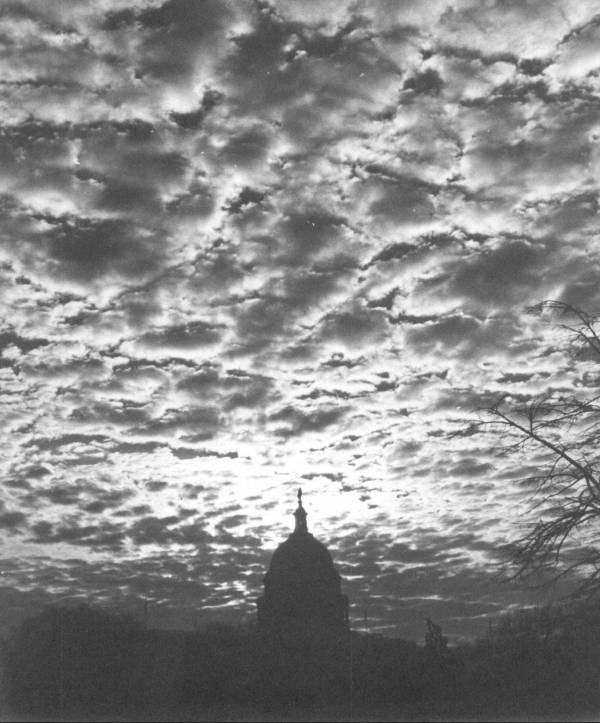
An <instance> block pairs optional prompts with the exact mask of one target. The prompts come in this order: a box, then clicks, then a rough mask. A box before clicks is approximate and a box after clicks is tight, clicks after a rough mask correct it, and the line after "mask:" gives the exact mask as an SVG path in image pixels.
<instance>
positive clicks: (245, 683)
mask: <svg viewBox="0 0 600 723" xmlns="http://www.w3.org/2000/svg"><path fill="white" fill-rule="evenodd" d="M3 669H4V673H3V683H4V697H5V701H4V704H5V706H6V708H7V709H8V710H9V711H10V712H11V713H12V714H13V715H14V716H15V717H17V718H19V719H38V720H39V719H40V718H42V719H44V720H47V719H55V720H76V719H78V718H79V717H81V718H83V719H88V720H89V719H95V720H98V719H109V720H113V719H118V720H159V719H170V720H217V719H221V720H224V719H226V720H261V719H267V720H304V719H307V720H310V719H315V718H316V719H326V720H345V719H346V720H347V719H348V718H349V717H350V716H352V717H353V718H354V719H355V720H377V719H390V718H392V719H395V720H397V719H409V720H413V719H426V720H430V719H433V718H435V719H444V718H448V719H457V718H458V719H461V718H473V719H477V718H478V717H479V718H490V717H491V718H496V717H508V718H517V719H518V718H519V717H532V716H536V715H538V716H539V715H541V716H546V717H553V716H559V715H568V716H570V717H571V718H572V717H573V716H577V715H579V716H581V717H582V718H583V719H585V716H586V714H589V713H590V712H593V711H594V710H598V707H599V706H600V689H599V686H598V680H599V679H600V610H598V609H596V608H595V607H592V606H591V605H587V607H586V606H583V605H581V604H580V605H578V606H577V607H571V608H568V609H567V608H560V607H557V608H545V609H536V610H530V611H520V612H518V613H515V614H513V615H511V616H505V617H504V618H502V619H501V620H500V621H499V622H498V623H497V624H496V625H495V626H493V627H491V628H490V632H489V635H488V636H487V638H486V639H483V640H478V641H476V642H475V643H472V644H464V645H462V646H459V647H449V646H448V645H446V641H445V638H444V637H443V635H442V634H441V629H439V627H438V626H436V625H435V624H434V623H432V622H431V621H428V627H427V629H426V637H425V645H423V646H418V645H417V644H416V643H414V642H407V641H403V640H398V639H390V638H384V637H381V636H377V635H362V634H358V633H351V634H350V635H348V636H346V637H345V638H343V637H342V638H340V637H331V638H329V639H325V638H320V639H312V640H300V639H289V638H288V639H284V638H280V639H277V640H274V639H270V640H266V639H264V638H263V637H261V636H260V635H259V633H258V632H257V631H256V629H254V628H252V627H244V628H234V627H230V626H212V627H209V628H205V629H203V630H200V631H194V632H182V631H158V630H147V629H144V628H143V627H142V626H141V625H138V624H136V623H135V622H133V621H131V620H128V619H126V618H123V617H120V616H116V615H109V614H106V613H104V612H102V611H99V610H95V609H92V608H89V607H87V606H81V607H78V608H70V609H69V608H50V609H47V610H46V611H44V612H43V613H42V614H40V615H39V616H37V617H35V618H32V619H29V620H28V621H26V622H25V623H24V624H23V625H22V626H21V627H20V628H19V629H18V630H17V631H16V632H15V633H14V634H13V635H12V637H11V638H10V639H9V640H8V641H5V644H4V650H3ZM3 707H4V706H3Z"/></svg>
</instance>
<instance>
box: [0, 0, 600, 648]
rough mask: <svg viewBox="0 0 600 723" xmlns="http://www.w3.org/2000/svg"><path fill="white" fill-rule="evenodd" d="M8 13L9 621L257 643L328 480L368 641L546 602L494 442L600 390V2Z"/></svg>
mask: <svg viewBox="0 0 600 723" xmlns="http://www.w3.org/2000/svg"><path fill="white" fill-rule="evenodd" d="M0 7H1V10H2V13H0V42H1V53H2V56H1V57H2V65H3V73H2V78H1V79H0V84H1V94H0V123H1V128H0V213H1V223H0V425H1V427H2V429H3V436H2V440H3V442H2V447H1V449H0V476H1V478H2V488H1V489H2V494H1V496H0V556H1V558H2V561H1V564H0V573H1V579H0V607H2V608H3V609H4V613H5V614H4V616H3V618H4V620H5V623H6V624H8V623H11V624H12V623H14V622H16V621H18V620H19V619H22V617H23V616H24V615H26V614H30V613H33V612H36V611H37V610H39V608H40V606H41V605H43V604H45V603H47V602H64V601H76V600H81V601H87V602H94V603H98V604H103V605H117V606H120V607H121V608H122V609H127V610H130V611H132V612H133V613H136V612H137V613H139V612H140V611H141V610H142V609H143V608H144V602H143V601H146V604H145V609H146V611H147V615H148V616H149V622H150V624H152V625H163V626H172V627H189V626H190V625H195V624H201V623H204V622H207V621H210V620H215V619H223V620H225V619H227V620H251V619H252V616H254V615H255V610H256V606H255V601H256V598H257V597H258V596H259V595H260V594H261V590H262V578H263V575H264V574H265V572H266V569H267V566H268V563H269V559H270V556H271V554H272V552H273V550H274V549H275V547H276V546H277V545H278V544H279V543H280V542H282V541H283V540H284V539H285V538H286V537H287V535H288V534H289V533H290V531H291V529H292V527H293V516H292V513H293V510H294V508H295V504H296V497H295V493H296V490H297V488H298V487H300V486H301V487H302V489H303V492H304V505H305V508H306V510H307V512H308V525H309V529H310V531H311V532H312V533H313V534H314V535H315V536H316V537H317V539H319V540H321V541H322V542H324V543H325V544H326V545H327V547H328V549H329V550H330V552H331V554H332V556H333V559H334V561H335V564H336V567H337V569H338V571H339V572H340V574H341V576H342V578H343V590H344V592H345V593H346V594H347V595H348V596H349V598H350V604H351V608H350V611H351V618H352V622H353V625H354V627H355V628H356V629H363V628H365V626H368V629H369V630H371V631H378V632H382V633H384V634H386V635H399V636H401V637H405V638H413V639H418V638H422V636H423V633H424V625H423V617H424V616H430V617H432V618H433V619H434V620H436V621H437V622H439V623H440V624H442V626H443V629H444V632H445V633H448V634H449V635H451V636H455V637H460V636H466V637H469V636H474V635H479V634H482V633H484V632H485V630H486V629H487V625H488V620H489V619H490V618H492V617H494V616H497V615H499V614H500V613H502V612H503V611H506V610H510V609H514V607H516V606H519V605H524V604H531V603H532V602H537V601H540V600H544V599H547V597H548V596H549V595H551V594H552V593H551V592H550V591H542V592H540V591H532V590H529V589H525V588H524V587H522V586H520V585H517V584H516V583H501V582H500V581H499V580H498V562H499V561H500V560H501V559H502V557H503V553H502V550H503V549H504V546H505V545H506V543H508V542H510V541H511V540H514V539H515V538H516V537H518V536H520V535H521V534H522V533H523V531H524V530H525V529H527V525H528V524H530V523H531V522H532V521H535V516H532V515H533V513H532V512H531V511H530V505H531V499H530V497H529V492H527V491H525V490H524V489H523V487H522V485H520V484H519V480H520V479H521V478H522V477H523V476H524V475H525V474H526V473H527V471H528V470H531V469H535V464H536V459H534V458H530V459H523V458H519V457H517V456H515V455H512V456H511V455H508V456H507V455H503V454H502V453H501V452H502V448H501V444H500V441H499V440H498V438H497V436H495V435H494V434H493V433H492V432H491V431H489V430H488V431H485V432H483V433H477V431H476V428H475V426H474V423H475V422H476V421H477V420H478V419H479V418H480V417H479V416H478V415H479V412H478V410H480V409H482V408H485V407H486V406H489V405H490V404H493V403H494V402H495V401H496V400H498V399H500V398H501V397H503V396H504V395H509V397H508V398H509V401H510V400H518V401H520V402H526V401H528V400H531V399H534V398H535V397H536V395H539V394H541V393H544V392H546V391H548V390H551V389H567V390H568V389H572V388H581V389H588V388H591V389H592V391H593V387H597V385H598V384H600V381H599V380H598V377H597V375H596V374H594V373H593V371H591V370H590V369H589V367H587V366H586V363H585V362H584V361H577V360H574V359H573V358H572V357H570V356H569V355H568V354H566V353H565V352H564V348H563V344H562V339H561V337H560V335H557V331H556V327H554V326H553V325H552V323H547V321H548V320H545V319H540V318H538V317H535V316H533V315H531V314H529V313H527V307H528V306H530V305H531V304H535V303H537V302H540V301H542V300H544V299H559V300H563V301H566V302H568V303H572V304H577V305H580V306H582V307H583V308H585V309H587V310H590V311H593V310H597V309H598V308H600V285H599V284H598V279H599V278H600V276H599V272H600V246H599V245H598V244H597V243H596V242H595V239H596V235H597V232H598V226H599V223H598V181H599V179H600V120H599V118H600V115H599V112H598V111H599V107H600V100H599V90H600V15H598V14H597V3H594V2H591V1H588V0H560V1H557V2H548V0H518V1H516V0H502V2H500V1H499V0H498V1H495V0H485V1H481V0H478V1H477V2H476V1H475V0H454V1H451V0H426V1H424V0H412V1H411V0H397V1H394V2H387V1H385V0H380V1H378V2H362V1H360V0H357V1H356V2H340V1H339V0H336V2H328V1H326V0H319V1H318V2H316V1H315V0H313V1H309V2H307V1H306V0H303V1H302V2H291V1H289V0H278V1H277V2H272V3H268V2H251V1H250V0H246V1H242V2H226V1H219V2H215V1H212V0H205V1H201V0H167V1H166V2H162V0H136V1H131V0H130V1H125V0H93V2H91V1H90V2H88V1H87V0H80V1H73V0H69V2H63V1H61V0H53V1H52V2H48V1H47V0H27V1H26V2H25V1H18V0H14V1H13V0H3V1H2V2H1V3H0ZM538 462H539V460H538Z"/></svg>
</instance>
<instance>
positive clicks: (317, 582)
mask: <svg viewBox="0 0 600 723" xmlns="http://www.w3.org/2000/svg"><path fill="white" fill-rule="evenodd" d="M306 516H307V515H306V510H305V509H304V507H303V506H302V490H300V489H299V490H298V507H297V509H296V511H295V512H294V517H295V528H294V531H293V532H292V534H291V535H290V536H289V537H288V538H287V540H285V541H284V542H282V543H281V544H280V545H279V547H278V548H277V549H276V550H275V552H274V553H273V557H272V559H271V564H270V566H269V570H268V572H267V574H266V575H265V578H264V595H263V596H262V597H260V598H259V599H258V601H257V605H258V626H259V630H260V631H261V632H262V633H263V634H265V635H267V636H269V637H272V638H285V637H301V638H311V637H315V636H318V637H323V636H331V635H343V634H344V633H347V632H348V631H349V622H348V598H347V597H346V596H345V595H342V592H341V578H340V576H339V574H338V573H337V571H336V569H335V567H334V565H333V560H332V559H331V555H330V554H329V551H328V550H327V548H326V547H325V545H323V544H322V543H321V542H319V541H318V540H317V539H315V538H314V537H313V535H311V534H310V532H309V531H308V527H307V524H306Z"/></svg>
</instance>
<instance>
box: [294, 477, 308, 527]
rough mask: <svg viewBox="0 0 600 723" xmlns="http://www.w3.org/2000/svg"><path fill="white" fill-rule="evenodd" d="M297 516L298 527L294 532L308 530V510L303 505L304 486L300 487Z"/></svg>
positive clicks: (295, 515)
mask: <svg viewBox="0 0 600 723" xmlns="http://www.w3.org/2000/svg"><path fill="white" fill-rule="evenodd" d="M294 517H295V518H296V527H295V529H294V532H308V527H307V526H306V510H305V509H304V507H302V488H301V487H298V508H297V509H296V511H295V512H294Z"/></svg>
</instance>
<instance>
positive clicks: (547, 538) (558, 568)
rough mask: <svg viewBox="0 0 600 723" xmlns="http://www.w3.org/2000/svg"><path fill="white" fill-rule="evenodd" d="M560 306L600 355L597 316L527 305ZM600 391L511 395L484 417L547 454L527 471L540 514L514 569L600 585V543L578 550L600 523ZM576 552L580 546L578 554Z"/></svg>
mask: <svg viewBox="0 0 600 723" xmlns="http://www.w3.org/2000/svg"><path fill="white" fill-rule="evenodd" d="M547 310H548V311H551V312H555V313H558V314H559V315H560V316H563V317H569V318H570V319H572V320H573V321H569V322H568V323H560V324H559V326H560V327H561V328H562V329H564V330H566V331H567V332H569V334H570V335H571V339H572V341H573V342H574V343H575V344H576V345H577V351H576V354H577V355H581V354H582V353H583V352H588V353H590V354H591V358H592V359H594V360H595V361H597V362H600V336H599V332H598V331H597V327H598V317H597V316H595V315H592V314H589V313H587V312H585V311H583V310H581V309H579V308H577V307H574V306H572V305H570V304H567V303H564V302H561V301H552V300H550V301H544V302H542V303H540V304H536V305H535V306H533V307H531V308H530V309H528V311H529V312H531V313H534V314H537V315H541V314H542V313H543V312H544V311H547ZM599 402H600V395H598V394H596V395H593V396H590V397H589V398H588V399H581V398H579V397H578V396H575V394H572V395H563V396H550V395H546V396H543V397H540V398H539V399H536V400H535V401H534V402H532V403H530V404H528V405H526V406H522V407H519V406H516V405H514V403H512V400H509V399H508V398H507V397H504V398H502V399H500V400H499V401H498V402H497V403H496V404H494V405H493V406H491V407H490V408H489V409H488V410H487V418H486V421H485V422H484V424H487V425H489V426H491V427H492V428H495V429H497V430H498V432H499V433H500V434H501V435H502V436H503V437H504V438H505V440H507V441H506V445H505V450H504V452H505V454H509V455H511V454H515V453H516V452H531V453H534V454H536V455H540V454H542V456H544V457H546V461H545V462H544V463H543V465H542V467H541V468H540V471H539V473H537V474H535V475H532V476H530V477H528V478H527V479H526V480H524V481H526V482H527V483H528V484H529V485H531V486H532V488H533V491H534V495H535V496H536V498H537V499H536V501H535V502H534V503H532V507H531V509H532V510H536V509H537V510H539V512H540V514H541V518H540V519H539V521H538V522H537V523H535V524H534V525H533V527H532V528H531V529H530V530H529V531H528V532H527V533H526V534H525V536H524V537H523V538H521V539H520V540H518V541H517V543H516V544H515V545H513V547H512V562H513V563H514V564H515V565H516V568H517V572H516V573H515V576H525V575H529V574H531V573H538V572H540V571H548V570H551V571H553V574H554V579H558V578H560V577H563V576H565V575H568V574H572V573H573V572H575V573H578V574H580V576H581V585H580V588H579V589H580V591H582V592H585V593H590V592H600V551H599V550H597V549H595V548H589V547H587V548H586V549H585V550H580V551H577V550H576V548H575V546H574V543H575V538H576V536H577V535H581V536H582V537H584V538H585V536H586V535H587V536H590V535H592V533H593V532H594V531H595V525H598V526H600V448H599V446H598V442H599V441H600V404H599ZM576 553H577V554H576Z"/></svg>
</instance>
